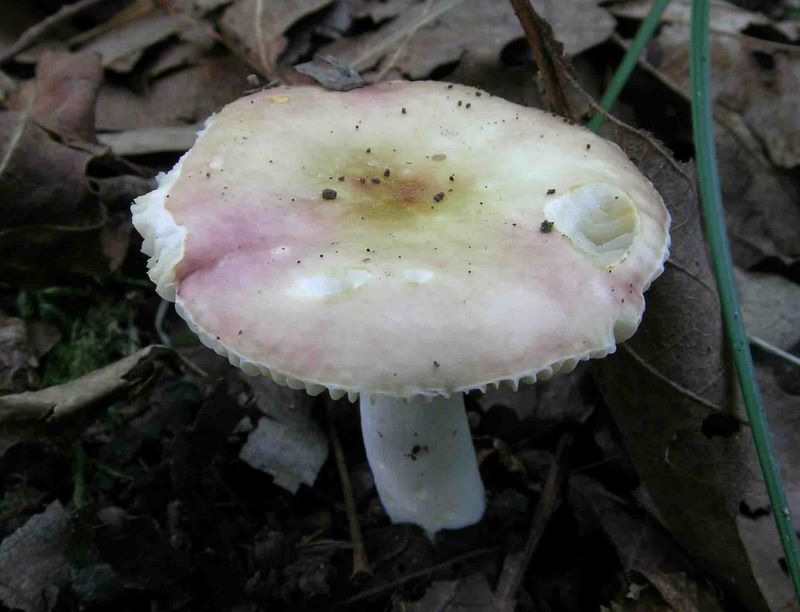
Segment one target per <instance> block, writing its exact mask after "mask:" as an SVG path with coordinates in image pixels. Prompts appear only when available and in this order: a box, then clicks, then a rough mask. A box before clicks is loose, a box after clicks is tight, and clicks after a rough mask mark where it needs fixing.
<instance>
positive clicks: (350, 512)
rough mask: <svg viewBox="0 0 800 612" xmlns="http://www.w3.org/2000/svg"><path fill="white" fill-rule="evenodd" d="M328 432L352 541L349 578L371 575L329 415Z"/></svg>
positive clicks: (340, 448) (347, 476)
mask: <svg viewBox="0 0 800 612" xmlns="http://www.w3.org/2000/svg"><path fill="white" fill-rule="evenodd" d="M328 430H329V431H330V435H331V446H333V455H334V457H335V458H336V469H337V470H338V471H339V480H340V481H341V483H342V496H343V497H344V506H345V508H346V509H347V522H348V525H349V527H350V539H351V540H352V541H353V573H352V574H350V577H351V578H355V577H357V576H363V575H371V574H372V572H371V571H370V569H369V561H368V560H367V551H366V549H365V548H364V536H363V535H362V534H361V525H359V523H358V515H357V514H356V500H355V496H354V495H353V485H352V484H351V483H350V474H348V472H347V463H345V460H344V451H343V450H342V442H341V440H339V430H338V429H337V427H336V423H334V422H333V419H332V418H331V416H330V414H329V415H328Z"/></svg>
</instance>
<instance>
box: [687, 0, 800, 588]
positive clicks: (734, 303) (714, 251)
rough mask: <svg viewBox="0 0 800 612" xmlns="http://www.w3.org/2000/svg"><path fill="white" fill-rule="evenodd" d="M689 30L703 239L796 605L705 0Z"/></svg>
mask: <svg viewBox="0 0 800 612" xmlns="http://www.w3.org/2000/svg"><path fill="white" fill-rule="evenodd" d="M691 28H692V37H691V46H690V55H691V85H692V127H693V132H694V146H695V163H696V164H697V172H698V179H699V183H700V200H701V202H702V209H703V218H704V220H705V230H706V238H707V240H708V244H709V247H710V249H711V259H712V263H713V265H714V274H715V276H716V278H717V289H718V290H719V297H720V303H721V305H722V318H723V321H724V323H725V329H726V331H727V336H728V341H729V342H730V344H731V347H732V350H733V360H734V363H735V365H736V371H737V373H738V375H739V386H740V387H741V390H742V397H743V398H744V403H745V408H746V410H747V417H748V419H749V421H750V427H751V431H752V433H753V442H754V443H755V447H756V452H757V453H758V461H759V463H760V464H761V472H762V473H763V474H764V482H765V484H766V486H767V494H768V495H769V501H770V505H771V506H772V514H773V516H774V517H775V523H776V525H777V527H778V534H779V535H780V539H781V544H782V545H783V551H784V555H785V558H786V565H787V567H788V570H789V575H790V576H791V579H792V583H793V585H794V589H795V594H796V596H797V598H798V601H800V562H798V553H797V535H796V534H795V531H794V529H793V527H792V517H791V513H790V512H789V506H788V504H787V502H786V493H785V492H784V489H783V483H782V481H781V475H780V470H779V468H778V464H777V461H776V460H775V452H774V450H773V448H772V442H771V440H770V437H769V428H768V426H767V422H766V418H765V416H764V408H763V406H762V403H761V394H760V393H759V390H758V383H757V382H756V378H755V371H754V368H753V358H752V356H751V355H750V346H749V344H748V342H747V336H746V334H745V329H744V324H743V323H742V313H741V309H740V307H739V297H738V295H737V293H736V288H735V285H734V281H733V264H732V262H731V255H730V249H729V247H728V234H727V232H726V229H725V220H724V216H723V209H722V196H721V192H720V187H719V175H718V174H717V154H716V150H715V148H714V123H713V118H712V114H711V96H710V88H709V41H708V37H709V3H708V0H693V2H692V25H691Z"/></svg>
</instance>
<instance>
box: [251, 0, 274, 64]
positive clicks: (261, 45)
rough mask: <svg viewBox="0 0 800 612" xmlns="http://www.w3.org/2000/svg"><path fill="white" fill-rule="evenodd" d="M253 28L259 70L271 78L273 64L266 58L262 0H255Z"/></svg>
mask: <svg viewBox="0 0 800 612" xmlns="http://www.w3.org/2000/svg"><path fill="white" fill-rule="evenodd" d="M253 21H254V23H253V28H254V30H255V35H256V46H257V47H258V59H259V61H260V62H261V72H262V74H264V75H265V76H266V77H267V78H272V76H273V73H274V66H273V65H272V62H271V61H269V59H268V58H267V42H266V40H264V0H256V6H255V15H254V20H253Z"/></svg>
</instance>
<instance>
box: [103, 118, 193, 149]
mask: <svg viewBox="0 0 800 612" xmlns="http://www.w3.org/2000/svg"><path fill="white" fill-rule="evenodd" d="M202 128H203V126H202V125H184V126H174V127H169V126H167V127H152V128H139V129H134V130H127V131H125V132H115V133H112V134H101V135H100V136H99V139H100V142H102V143H103V144H104V145H106V146H108V147H110V148H111V150H112V151H113V152H114V153H115V154H116V155H147V154H150V153H169V152H173V153H183V152H185V151H188V150H189V149H191V148H192V145H193V144H194V141H195V139H196V138H197V132H199V131H200V130H201V129H202Z"/></svg>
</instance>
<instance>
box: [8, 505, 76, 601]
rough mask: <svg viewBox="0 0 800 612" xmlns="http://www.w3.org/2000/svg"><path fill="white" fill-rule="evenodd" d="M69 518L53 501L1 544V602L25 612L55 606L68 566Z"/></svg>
mask: <svg viewBox="0 0 800 612" xmlns="http://www.w3.org/2000/svg"><path fill="white" fill-rule="evenodd" d="M69 536H70V530H69V517H68V516H67V513H66V512H65V511H64V508H63V507H62V506H61V503H60V502H59V501H58V500H56V501H54V502H53V503H51V504H50V505H49V506H47V508H46V509H45V511H44V512H42V513H41V514H36V515H34V516H32V517H31V518H30V519H28V521H27V522H26V523H25V524H24V525H23V526H22V527H20V528H19V529H17V531H15V532H14V533H13V534H11V535H10V536H8V537H7V538H6V539H5V540H3V542H2V544H0V576H2V578H0V601H2V602H3V603H4V604H5V605H7V606H8V607H9V608H14V609H21V610H25V612H47V611H48V610H52V609H53V607H54V606H55V603H56V602H55V595H57V593H58V588H57V586H56V583H57V581H58V580H59V579H60V578H62V577H64V573H65V572H66V570H67V567H68V561H67V556H66V549H67V544H68V542H69Z"/></svg>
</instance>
